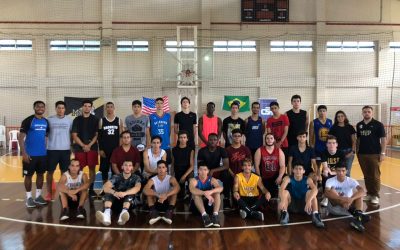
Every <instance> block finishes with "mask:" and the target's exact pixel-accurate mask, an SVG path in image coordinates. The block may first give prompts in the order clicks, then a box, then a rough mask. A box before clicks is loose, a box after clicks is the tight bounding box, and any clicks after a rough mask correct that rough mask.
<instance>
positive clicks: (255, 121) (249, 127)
mask: <svg viewBox="0 0 400 250" xmlns="http://www.w3.org/2000/svg"><path fill="white" fill-rule="evenodd" d="M259 113H260V103H259V102H253V103H252V104H251V116H249V117H248V118H247V119H246V120H245V130H244V135H245V136H246V147H248V148H249V149H250V151H251V156H252V158H254V154H255V153H256V151H257V149H258V148H259V147H261V146H262V145H263V134H264V132H265V122H264V121H263V120H262V118H261V117H260V115H259Z"/></svg>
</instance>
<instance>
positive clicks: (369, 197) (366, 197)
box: [363, 194, 372, 201]
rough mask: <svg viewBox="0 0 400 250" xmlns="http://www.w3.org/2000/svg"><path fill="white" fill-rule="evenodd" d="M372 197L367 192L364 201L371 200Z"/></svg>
mask: <svg viewBox="0 0 400 250" xmlns="http://www.w3.org/2000/svg"><path fill="white" fill-rule="evenodd" d="M371 198H372V196H371V195H369V194H367V195H366V196H364V197H363V200H364V201H370V200H371Z"/></svg>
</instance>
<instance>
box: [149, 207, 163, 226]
mask: <svg viewBox="0 0 400 250" xmlns="http://www.w3.org/2000/svg"><path fill="white" fill-rule="evenodd" d="M160 219H161V216H160V215H159V213H158V211H157V209H153V210H151V211H150V220H149V224H150V225H153V224H154V223H156V222H157V221H159V220H160Z"/></svg>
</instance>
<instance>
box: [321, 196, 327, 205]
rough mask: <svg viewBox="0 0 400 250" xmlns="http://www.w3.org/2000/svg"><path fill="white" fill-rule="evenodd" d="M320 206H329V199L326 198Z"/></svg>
mask: <svg viewBox="0 0 400 250" xmlns="http://www.w3.org/2000/svg"><path fill="white" fill-rule="evenodd" d="M320 204H321V206H323V207H326V206H328V198H326V197H325V198H323V199H322V201H321V203H320Z"/></svg>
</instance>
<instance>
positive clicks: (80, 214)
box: [76, 207, 86, 219]
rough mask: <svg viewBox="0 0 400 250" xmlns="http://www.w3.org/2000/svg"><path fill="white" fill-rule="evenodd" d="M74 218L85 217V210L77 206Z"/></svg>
mask: <svg viewBox="0 0 400 250" xmlns="http://www.w3.org/2000/svg"><path fill="white" fill-rule="evenodd" d="M76 218H78V219H85V218H86V210H85V209H84V208H83V207H78V209H77V211H76Z"/></svg>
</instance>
